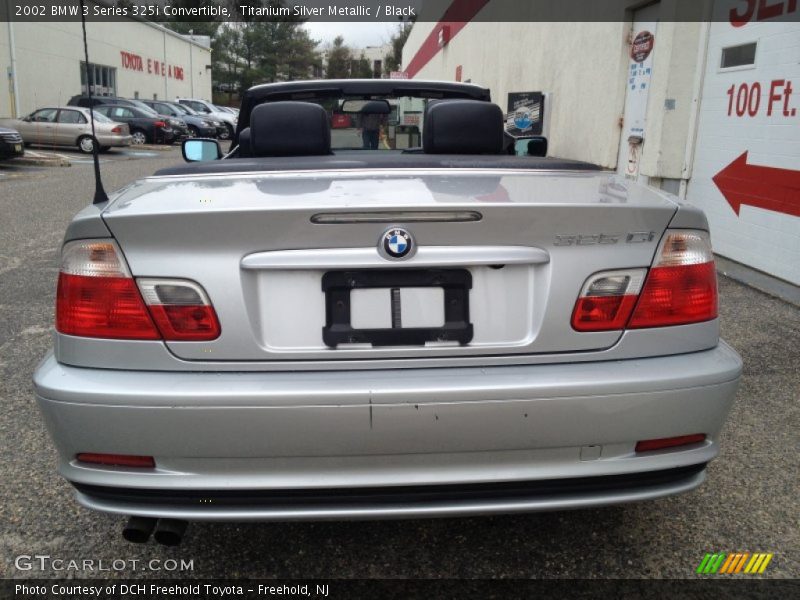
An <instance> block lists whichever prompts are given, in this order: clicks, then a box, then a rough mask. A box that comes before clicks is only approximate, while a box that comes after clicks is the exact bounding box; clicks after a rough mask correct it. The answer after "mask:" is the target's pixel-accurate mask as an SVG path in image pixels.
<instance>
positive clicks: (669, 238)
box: [628, 230, 717, 329]
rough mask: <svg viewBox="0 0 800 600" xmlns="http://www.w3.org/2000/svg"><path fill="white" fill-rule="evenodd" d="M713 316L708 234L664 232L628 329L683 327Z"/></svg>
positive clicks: (714, 291) (714, 284)
mask: <svg viewBox="0 0 800 600" xmlns="http://www.w3.org/2000/svg"><path fill="white" fill-rule="evenodd" d="M716 317H717V274H716V270H715V268H714V254H713V252H712V250H711V241H710V239H709V237H708V234H707V233H706V232H704V231H677V230H676V231H668V232H667V234H666V235H665V236H664V239H663V240H662V242H661V245H660V246H659V248H658V251H657V253H656V258H655V261H654V262H653V267H652V268H651V269H650V272H649V273H648V274H647V280H646V281H645V284H644V288H643V289H642V293H641V296H640V298H639V301H638V302H637V304H636V309H635V310H634V312H633V316H632V317H631V321H630V323H629V324H628V328H630V329H641V328H645V327H664V326H667V325H685V324H688V323H699V322H702V321H709V320H711V319H714V318H716Z"/></svg>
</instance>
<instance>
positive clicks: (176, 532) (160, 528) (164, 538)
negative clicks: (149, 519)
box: [153, 519, 188, 546]
mask: <svg viewBox="0 0 800 600" xmlns="http://www.w3.org/2000/svg"><path fill="white" fill-rule="evenodd" d="M187 525H188V523H187V522H186V521H180V520H178V519H159V520H158V524H157V525H156V532H155V534H154V535H153V537H154V538H155V539H156V541H157V542H158V543H159V544H161V545H163V546H177V545H178V544H180V543H181V540H182V539H183V534H184V533H186V526H187Z"/></svg>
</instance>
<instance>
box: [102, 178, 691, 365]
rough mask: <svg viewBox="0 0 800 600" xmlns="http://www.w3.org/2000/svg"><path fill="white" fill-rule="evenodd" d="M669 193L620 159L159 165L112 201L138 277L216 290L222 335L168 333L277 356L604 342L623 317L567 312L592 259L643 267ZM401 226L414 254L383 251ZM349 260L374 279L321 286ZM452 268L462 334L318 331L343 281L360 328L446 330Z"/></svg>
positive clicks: (261, 356) (569, 348)
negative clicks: (478, 166)
mask: <svg viewBox="0 0 800 600" xmlns="http://www.w3.org/2000/svg"><path fill="white" fill-rule="evenodd" d="M675 210H676V205H675V204H674V203H673V202H672V201H670V200H669V199H668V198H667V197H666V195H664V194H661V193H660V192H658V191H656V190H653V189H651V188H647V187H645V186H642V185H638V184H634V183H630V182H626V181H625V180H622V179H619V178H618V177H616V176H615V175H612V174H610V173H603V172H599V173H598V172H547V171H535V172H534V171H530V172H528V171H512V170H508V171H474V170H469V169H464V170H458V169H448V170H419V171H412V170H406V171H403V170H394V171H390V170H387V171H378V170H374V171H369V172H366V171H322V172H319V171H318V172H291V173H286V172H284V173H254V174H229V175H215V176H207V175H203V176H196V175H195V176H164V177H152V178H149V179H146V180H143V181H141V182H139V183H137V184H135V185H133V186H131V187H130V188H129V189H128V190H126V191H125V192H124V193H123V194H122V195H121V196H120V197H119V198H117V199H115V201H114V202H113V203H112V204H111V205H110V206H109V207H108V208H107V209H106V210H105V211H104V213H103V217H104V219H105V222H106V223H107V225H108V227H109V229H110V230H111V232H112V233H113V235H114V237H115V238H116V239H117V241H118V242H119V244H120V247H121V248H122V251H123V252H124V254H125V257H126V259H127V261H128V263H129V266H130V269H131V272H132V273H133V275H134V276H136V277H165V278H173V279H174V278H185V279H191V280H194V281H196V282H197V283H199V284H200V285H202V286H203V287H204V288H205V290H206V292H207V293H208V296H209V298H210V299H211V302H212V303H213V305H214V308H215V310H216V311H217V314H218V316H219V320H220V323H221V326H222V334H221V335H220V337H219V338H218V339H216V340H214V341H212V342H170V343H168V346H169V349H170V350H171V351H172V352H173V353H174V354H175V355H176V356H178V357H180V358H183V359H187V360H196V361H203V360H213V361H219V360H232V361H233V360H239V361H275V360H314V359H319V360H346V359H364V358H412V357H420V356H425V357H436V356H475V355H499V354H531V353H555V352H576V351H590V350H598V349H603V348H608V347H610V346H612V345H613V344H614V343H615V342H616V341H617V340H618V339H619V337H620V335H621V332H620V331H612V332H591V333H578V332H576V331H574V330H573V329H572V327H571V325H570V316H571V313H572V309H573V307H574V305H575V301H576V299H577V297H578V295H579V292H580V290H581V286H582V285H583V283H584V281H585V280H586V278H587V277H588V276H589V275H591V274H593V273H595V272H597V271H602V270H609V269H622V268H634V267H648V266H649V265H650V263H651V261H652V258H653V254H654V252H655V249H656V247H657V244H658V241H659V239H660V237H661V234H662V233H663V231H664V229H665V228H666V227H667V224H668V223H669V221H670V219H671V217H672V216H673V214H674V213H675ZM397 227H399V228H403V229H405V230H406V231H408V232H409V233H410V234H411V235H412V236H413V243H414V244H415V248H416V253H415V254H413V255H411V256H410V257H408V258H405V259H403V260H394V259H391V258H387V257H386V255H385V253H382V252H381V251H380V250H379V246H380V245H381V242H382V238H383V234H384V233H385V232H386V231H387V230H388V229H389V228H397ZM342 270H345V271H347V273H345V274H344V275H328V276H327V279H328V280H329V281H330V280H332V279H335V280H337V281H340V283H341V281H345V282H346V281H351V280H352V279H353V278H352V277H351V275H352V274H353V273H355V274H356V275H357V276H358V277H362V276H363V277H366V278H367V279H368V280H369V281H372V282H373V283H372V284H371V285H374V286H375V287H374V288H369V289H357V290H354V291H352V292H350V293H349V294H348V293H347V291H344V292H342V290H341V289H340V290H339V292H338V293H339V294H340V295H339V296H335V294H334V293H333V292H328V294H327V295H326V292H325V291H323V280H324V279H325V278H326V274H327V273H331V272H336V271H342ZM412 271H415V272H416V273H417V274H416V275H414V276H411V275H409V273H410V272H412ZM456 271H457V272H459V273H461V275H458V276H457V277H456V278H459V277H461V278H463V277H464V275H463V272H466V273H468V275H467V276H466V277H467V278H468V279H469V280H470V285H471V287H469V289H468V291H467V292H465V293H466V294H467V297H468V303H469V310H468V316H469V323H470V324H471V335H470V337H469V342H468V343H466V344H462V343H459V341H458V340H457V338H458V336H453V337H451V338H449V339H445V338H446V337H447V336H441V337H436V336H434V338H436V339H426V340H422V341H420V340H417V341H414V342H413V343H409V342H408V340H406V341H405V342H403V343H402V344H396V343H392V340H399V339H400V338H399V337H392V336H391V335H389V337H388V343H386V340H385V339H384V340H383V342H382V343H378V342H375V340H372V341H373V342H375V343H374V344H373V343H367V342H365V341H364V340H363V339H359V336H357V335H356V336H352V337H351V338H349V339H347V341H346V343H340V344H339V345H337V346H335V347H332V346H331V345H330V339H328V338H326V336H325V335H324V334H323V329H324V328H325V327H326V325H330V317H328V318H327V322H326V314H328V313H332V311H334V310H335V307H336V302H337V298H338V300H341V299H342V298H344V299H345V301H346V300H347V298H348V296H349V307H348V308H349V311H347V310H346V312H349V313H350V321H351V323H350V324H351V326H352V327H353V328H356V329H364V328H372V329H385V328H389V329H391V328H392V327H393V326H397V325H399V326H400V327H427V328H434V329H438V328H439V327H440V326H441V324H442V323H441V322H442V320H443V319H444V318H445V316H444V315H445V312H446V311H447V310H449V309H448V308H447V306H448V305H447V302H450V301H452V300H453V298H452V297H451V296H448V294H449V292H448V291H447V287H446V286H444V284H442V285H436V284H437V283H442V282H441V281H440V280H439V279H435V278H436V277H438V276H441V275H443V274H444V275H443V276H444V277H445V278H446V277H449V276H450V275H452V274H453V273H454V272H456ZM376 272H381V273H382V274H381V275H375V273H376ZM365 273H366V275H365ZM395 273H396V274H397V279H396V280H395V279H393V277H394V274H395ZM431 273H433V275H431ZM437 274H438V275H437ZM375 277H377V278H378V280H379V281H378V280H376V279H375ZM426 277H427V278H428V279H427V280H426V279H425V278H426ZM430 277H433V278H434V279H430ZM337 278H338V279H337ZM459 281H461V280H459ZM357 285H361V284H357ZM392 290H397V291H396V292H393V291H392ZM342 294H344V295H343V296H342ZM393 294H395V296H393ZM339 308H342V307H341V306H340V307H339ZM395 309H397V310H398V311H401V312H402V315H400V312H398V313H397V314H395V313H394V312H393V311H394V310H395ZM343 310H345V309H343ZM448 314H449V313H448ZM400 316H402V319H400ZM395 317H397V321H393V319H395ZM448 320H449V317H448ZM326 339H328V342H329V344H326ZM462 341H463V340H462Z"/></svg>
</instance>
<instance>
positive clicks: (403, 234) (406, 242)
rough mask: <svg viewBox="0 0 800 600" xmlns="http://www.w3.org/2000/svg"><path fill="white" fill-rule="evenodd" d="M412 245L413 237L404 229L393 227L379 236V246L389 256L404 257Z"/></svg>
mask: <svg viewBox="0 0 800 600" xmlns="http://www.w3.org/2000/svg"><path fill="white" fill-rule="evenodd" d="M413 246H414V238H412V237H411V234H410V233H408V231H406V230H405V229H401V228H400V227H393V228H392V229H389V230H388V231H387V232H386V233H384V234H383V236H382V237H381V243H380V247H381V249H382V250H383V253H384V254H385V255H386V256H387V257H389V258H405V257H406V256H408V255H409V253H410V252H411V250H412V248H413Z"/></svg>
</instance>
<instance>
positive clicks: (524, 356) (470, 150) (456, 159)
mask: <svg viewBox="0 0 800 600" xmlns="http://www.w3.org/2000/svg"><path fill="white" fill-rule="evenodd" d="M332 90H334V91H335V90H338V95H339V104H338V105H337V106H338V108H336V111H340V112H343V113H345V112H347V111H348V110H355V111H358V112H359V113H360V114H359V115H358V118H359V122H360V123H361V124H362V128H367V127H368V124H369V123H375V124H376V125H375V126H376V127H378V128H379V129H377V130H375V131H376V132H375V133H374V134H373V133H370V134H369V137H370V138H371V137H372V136H373V135H377V136H378V138H379V140H380V145H379V149H377V150H374V149H369V150H364V149H360V148H349V147H337V146H336V144H333V145H332V141H331V140H332V138H331V129H330V119H331V118H332V116H333V115H332V114H331V113H330V112H328V111H330V110H331V108H330V107H331V106H332V103H331V95H332ZM291 97H302V98H303V100H304V101H303V102H293V101H288V100H287V98H291ZM428 98H437V99H438V100H437V101H436V102H430V103H427V99H428ZM364 99H369V100H370V101H369V102H366V103H365V102H363V100H364ZM406 99H409V100H408V101H406ZM351 100H354V101H352V102H351ZM317 101H319V103H317ZM390 102H391V103H393V105H394V106H400V107H403V106H414V105H415V102H420V103H423V102H424V103H427V106H426V107H425V111H424V115H423V119H422V121H421V122H420V128H421V129H422V132H421V133H422V137H421V139H422V146H421V147H420V148H408V149H405V150H400V149H397V148H396V143H395V141H396V140H395V138H394V137H393V136H395V135H398V134H397V133H396V132H394V131H393V130H392V128H391V121H390V120H387V119H389V118H394V117H391V116H389V117H387V115H388V114H389V106H390ZM323 105H324V106H325V107H326V108H323ZM373 115H378V117H376V118H369V117H372V116H373ZM397 118H402V114H400V115H397ZM465 132H466V134H465ZM364 137H365V143H366V141H368V140H367V137H368V136H367V135H365V136H364ZM342 139H343V140H344V139H345V138H342ZM347 139H348V140H350V141H348V142H346V143H348V144H352V143H353V142H352V140H351V138H347ZM518 142H519V140H514V139H511V138H509V137H508V136H507V135H506V134H505V133H504V130H503V114H502V111H501V109H500V108H499V107H498V106H497V105H495V104H493V103H491V101H490V96H489V91H488V90H486V89H484V88H480V87H477V86H474V85H470V84H460V83H434V82H418V81H414V80H408V81H404V80H391V81H390V80H368V81H358V80H348V81H314V82H288V83H276V84H269V85H264V86H257V87H254V88H252V89H250V90H249V91H248V92H247V93H246V94H245V96H244V99H243V102H242V108H241V113H240V118H239V128H238V131H237V132H236V136H235V138H234V140H233V147H234V151H233V152H232V153H231V154H230V155H228V156H226V157H225V158H223V159H221V160H220V157H221V151H220V149H219V147H218V145H217V143H216V141H213V140H200V139H197V140H187V141H186V142H184V154H185V157H186V158H187V160H189V161H191V162H190V164H187V165H182V166H179V167H172V168H169V169H165V170H162V171H160V172H158V173H156V174H155V175H153V176H152V177H148V178H146V179H143V180H141V181H138V182H136V183H135V184H133V185H130V186H128V187H126V188H124V189H122V190H120V191H118V192H117V193H115V194H114V195H113V196H112V197H111V199H110V201H108V202H107V203H102V204H97V205H92V206H88V207H87V208H85V209H84V210H82V211H81V212H80V213H79V214H78V215H77V216H76V217H75V219H74V220H73V222H72V223H71V224H70V226H69V227H68V229H67V232H66V236H65V239H64V245H63V248H62V253H61V268H60V275H59V281H58V293H57V302H56V336H55V347H54V349H53V351H51V352H50V353H48V355H47V356H46V357H45V358H44V360H43V361H42V363H41V364H40V365H39V367H38V368H37V370H36V373H35V376H34V382H35V389H36V397H37V401H38V403H39V406H40V408H41V411H42V414H43V415H44V418H45V421H46V423H47V426H48V428H49V430H50V433H51V435H52V437H53V440H54V442H55V444H56V447H57V448H58V453H59V457H60V463H59V471H60V473H61V475H62V476H64V477H65V478H66V479H67V480H68V481H70V482H71V483H72V484H73V486H74V487H75V489H76V491H77V499H78V501H79V502H80V503H81V504H82V505H84V506H87V507H89V508H92V509H96V510H99V511H104V512H110V513H116V514H120V515H132V516H133V517H134V518H132V519H131V521H130V522H129V525H128V526H127V528H126V530H125V535H126V538H127V539H130V540H133V541H144V540H147V539H148V538H149V536H150V534H151V532H152V531H153V530H154V528H155V532H156V539H157V540H159V541H161V542H163V543H177V542H178V541H180V537H181V535H182V533H183V530H184V528H185V522H186V521H189V520H217V521H248V520H283V519H349V518H396V517H433V516H457V515H468V514H488V513H510V512H525V511H539V510H555V509H566V508H581V507H589V506H598V505H606V504H613V503H621V502H632V501H639V500H649V499H653V498H659V497H662V496H667V495H670V494H677V493H681V492H686V491H688V490H691V489H693V488H695V487H696V486H698V485H700V484H701V483H702V482H703V480H704V479H705V477H706V465H707V464H708V462H709V461H710V460H712V459H713V458H714V457H715V456H716V455H717V453H718V452H719V434H720V430H721V428H722V426H723V423H724V421H725V418H726V415H727V413H728V411H729V410H730V408H731V404H732V403H733V400H734V395H735V392H736V388H737V385H738V382H739V377H740V373H741V367H742V364H741V361H740V358H739V356H738V355H737V353H736V352H735V351H734V350H733V349H732V348H730V347H729V346H728V345H727V344H725V342H723V341H721V340H720V338H719V321H718V316H717V285H716V275H715V268H714V256H713V254H712V250H711V245H710V242H709V232H708V224H707V221H706V219H705V217H704V215H703V214H702V213H701V212H700V211H699V210H697V209H695V208H692V207H691V206H688V205H686V204H682V203H679V202H677V201H676V198H675V197H673V196H670V195H669V194H666V193H664V192H662V191H660V190H657V189H654V188H650V187H647V186H645V185H641V184H639V183H636V182H633V181H630V180H626V179H624V178H620V177H618V176H617V175H616V174H614V173H613V172H609V171H605V170H603V169H601V168H599V167H596V166H594V165H590V164H586V163H581V162H576V161H571V160H562V159H556V158H548V157H544V156H541V155H538V156H534V155H526V156H514V155H512V154H513V148H512V147H513V146H514V145H518ZM542 142H543V140H536V139H532V140H531V141H530V143H529V144H528V145H527V147H528V148H530V150H529V152H534V153H536V152H538V153H540V154H542V153H544V152H543V151H541V149H542V148H543V147H544V144H543V143H542ZM342 143H345V142H342ZM537 149H538V150H537ZM156 520H158V523H156Z"/></svg>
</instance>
